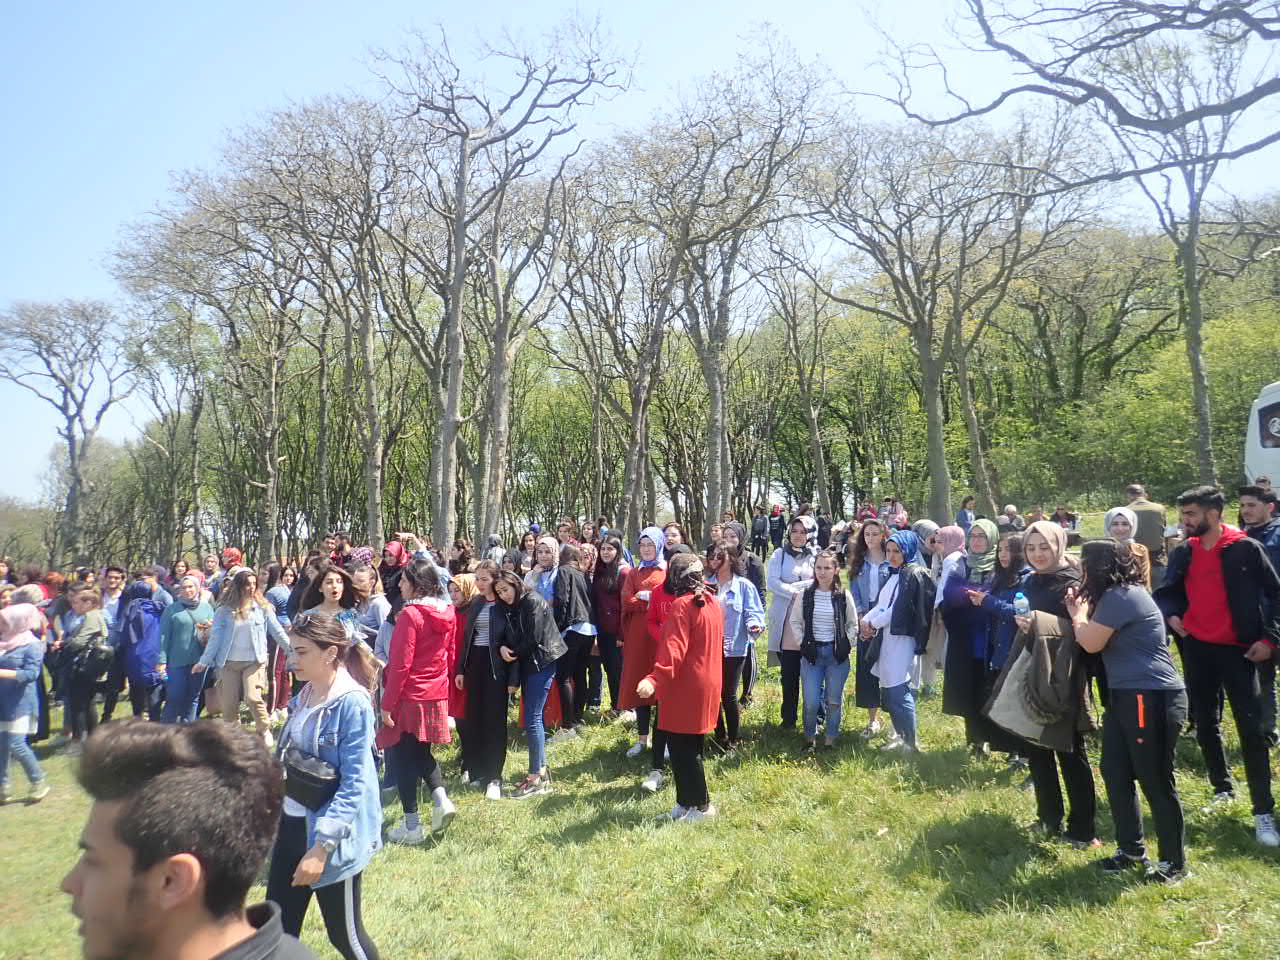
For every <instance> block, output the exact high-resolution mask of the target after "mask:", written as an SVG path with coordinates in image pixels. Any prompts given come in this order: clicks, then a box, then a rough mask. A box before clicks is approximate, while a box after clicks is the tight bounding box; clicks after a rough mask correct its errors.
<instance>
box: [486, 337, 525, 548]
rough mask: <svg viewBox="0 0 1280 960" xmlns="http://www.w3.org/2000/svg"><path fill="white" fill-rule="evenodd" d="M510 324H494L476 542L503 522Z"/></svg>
mask: <svg viewBox="0 0 1280 960" xmlns="http://www.w3.org/2000/svg"><path fill="white" fill-rule="evenodd" d="M509 334H510V327H509V321H507V320H506V319H505V318H504V319H501V320H499V321H498V322H497V323H495V324H494V335H493V361H492V363H491V365H490V368H489V449H488V451H487V453H488V456H487V460H488V463H487V464H486V465H485V469H486V472H487V474H488V483H487V484H486V487H485V491H484V502H483V503H482V504H479V505H477V510H476V512H477V514H479V515H480V516H481V520H480V529H479V530H478V531H477V533H478V536H477V539H476V543H477V544H479V543H481V542H482V541H481V539H480V538H481V537H488V536H489V534H491V533H497V532H498V527H499V526H500V524H501V522H502V507H503V498H504V496H505V494H506V487H507V460H508V453H509V450H510V446H511V368H512V366H513V364H514V362H515V354H516V351H517V350H518V349H519V344H518V343H512V342H510V340H509Z"/></svg>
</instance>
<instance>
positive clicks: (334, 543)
mask: <svg viewBox="0 0 1280 960" xmlns="http://www.w3.org/2000/svg"><path fill="white" fill-rule="evenodd" d="M337 547H338V538H337V537H325V538H324V552H325V553H333V551H334V550H336V549H337Z"/></svg>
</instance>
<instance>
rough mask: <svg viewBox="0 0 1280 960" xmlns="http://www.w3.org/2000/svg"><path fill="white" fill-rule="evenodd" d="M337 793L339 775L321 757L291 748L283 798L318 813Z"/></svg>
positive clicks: (285, 765) (285, 764)
mask: <svg viewBox="0 0 1280 960" xmlns="http://www.w3.org/2000/svg"><path fill="white" fill-rule="evenodd" d="M337 792H338V771H337V770H336V769H335V768H334V766H333V764H331V763H325V762H324V761H323V760H321V759H320V758H319V757H313V756H311V755H310V754H307V753H303V752H302V751H301V750H299V749H298V748H297V747H290V748H289V749H288V750H286V751H285V754H284V795H285V796H286V797H288V798H289V799H290V800H294V801H296V802H298V803H300V804H302V805H303V806H304V807H306V808H307V809H308V810H319V809H320V808H321V807H323V806H324V805H325V804H326V803H328V802H329V801H330V800H332V799H333V796H334V794H336V793H337Z"/></svg>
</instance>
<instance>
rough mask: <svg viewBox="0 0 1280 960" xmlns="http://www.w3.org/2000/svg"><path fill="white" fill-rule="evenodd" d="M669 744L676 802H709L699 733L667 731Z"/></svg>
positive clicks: (691, 804) (688, 804)
mask: <svg viewBox="0 0 1280 960" xmlns="http://www.w3.org/2000/svg"><path fill="white" fill-rule="evenodd" d="M663 734H664V736H665V737H666V740H667V743H668V744H670V746H671V776H672V779H674V780H675V782H676V803H678V804H680V806H682V807H687V808H690V809H692V808H693V807H705V806H706V805H707V804H708V803H710V802H711V800H710V797H709V796H708V795H707V775H706V771H705V770H704V769H703V767H702V737H703V735H702V734H700V733H667V732H666V731H663Z"/></svg>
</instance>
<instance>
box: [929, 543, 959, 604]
mask: <svg viewBox="0 0 1280 960" xmlns="http://www.w3.org/2000/svg"><path fill="white" fill-rule="evenodd" d="M963 559H964V551H963V550H955V551H952V552H951V553H949V554H947V555H946V556H945V557H943V558H942V574H941V575H940V576H939V577H938V592H937V593H936V594H935V595H934V598H933V609H935V610H937V609H938V608H939V607H940V606H942V592H943V591H944V590H945V589H946V587H947V579H948V578H949V577H950V576H951V574H953V573H954V572H955V569H956V566H957V565H958V564H959V563H960V561H961V560H963Z"/></svg>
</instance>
